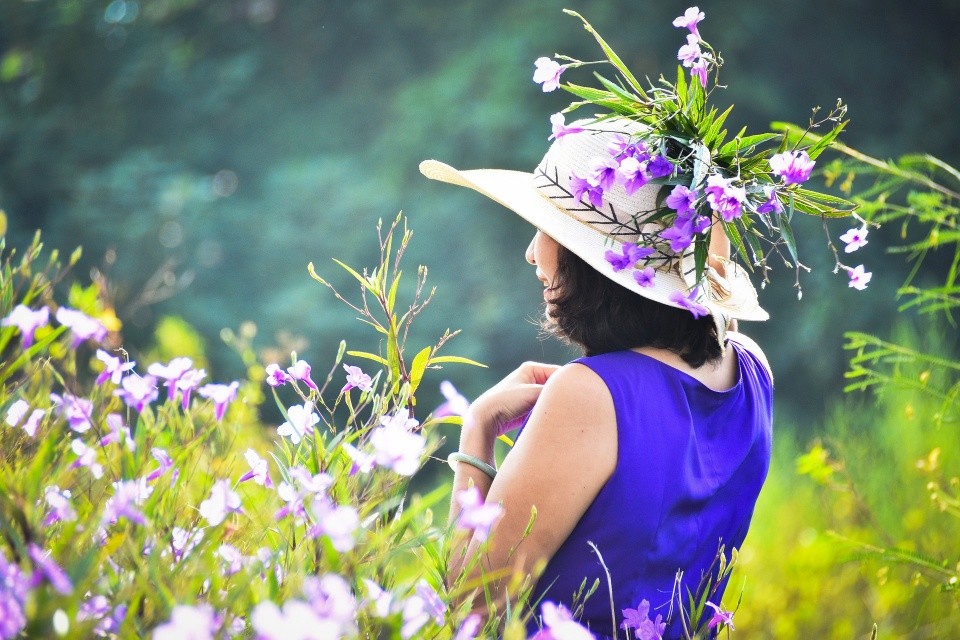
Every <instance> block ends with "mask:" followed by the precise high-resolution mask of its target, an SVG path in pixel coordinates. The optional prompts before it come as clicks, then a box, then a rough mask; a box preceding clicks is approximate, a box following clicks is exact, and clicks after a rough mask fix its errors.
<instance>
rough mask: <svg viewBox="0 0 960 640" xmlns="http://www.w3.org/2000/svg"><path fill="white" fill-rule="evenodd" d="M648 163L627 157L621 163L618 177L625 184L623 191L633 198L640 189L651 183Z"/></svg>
mask: <svg viewBox="0 0 960 640" xmlns="http://www.w3.org/2000/svg"><path fill="white" fill-rule="evenodd" d="M647 165H648V163H647V162H640V161H639V160H637V159H636V158H634V157H633V156H627V157H626V158H624V159H623V160H622V161H621V162H620V166H619V168H618V169H617V177H618V179H619V180H620V182H621V183H622V184H623V190H624V191H626V192H627V195H628V196H632V195H633V194H634V193H636V192H637V190H638V189H640V187H642V186H644V185H645V184H647V182H649V181H650V176H649V175H647Z"/></svg>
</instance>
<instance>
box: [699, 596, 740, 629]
mask: <svg viewBox="0 0 960 640" xmlns="http://www.w3.org/2000/svg"><path fill="white" fill-rule="evenodd" d="M706 605H707V606H708V607H710V608H711V609H713V617H712V618H710V622H708V623H707V628H708V629H713V628H714V627H716V626H717V625H724V626H727V627H730V629H731V630H734V629H736V627H734V626H733V611H724V610H723V609H721V608H720V607H718V606H717V605H715V604H713V603H712V602H709V601H708V602H707V603H706Z"/></svg>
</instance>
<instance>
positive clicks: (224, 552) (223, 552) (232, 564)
mask: <svg viewBox="0 0 960 640" xmlns="http://www.w3.org/2000/svg"><path fill="white" fill-rule="evenodd" d="M217 555H218V556H220V559H221V560H223V561H224V563H225V564H226V566H225V567H224V570H223V575H225V576H232V575H234V574H235V573H239V571H240V569H242V568H243V554H242V553H240V550H239V549H237V548H236V547H235V546H233V545H232V544H227V543H223V544H221V545H220V548H219V549H217Z"/></svg>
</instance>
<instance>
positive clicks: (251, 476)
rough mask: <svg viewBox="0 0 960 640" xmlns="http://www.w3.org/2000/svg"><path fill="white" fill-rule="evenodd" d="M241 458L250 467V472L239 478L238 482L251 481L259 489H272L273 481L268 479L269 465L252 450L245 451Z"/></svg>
mask: <svg viewBox="0 0 960 640" xmlns="http://www.w3.org/2000/svg"><path fill="white" fill-rule="evenodd" d="M243 456H244V457H245V458H246V459H247V464H249V465H250V471H247V472H246V473H245V474H243V475H242V476H240V480H238V482H246V481H247V480H253V481H254V482H256V483H257V484H259V485H260V486H261V487H267V488H268V489H269V488H270V487H272V486H273V480H271V479H270V465H269V463H268V462H267V461H266V460H264V459H263V458H261V457H260V456H259V455H257V452H256V451H254V450H253V449H247V452H246V453H244V454H243Z"/></svg>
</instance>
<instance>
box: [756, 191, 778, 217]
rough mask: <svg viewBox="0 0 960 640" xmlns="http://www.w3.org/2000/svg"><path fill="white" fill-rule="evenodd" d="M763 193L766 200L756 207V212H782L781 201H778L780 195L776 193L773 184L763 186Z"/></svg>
mask: <svg viewBox="0 0 960 640" xmlns="http://www.w3.org/2000/svg"><path fill="white" fill-rule="evenodd" d="M763 195H764V196H766V198H767V200H766V201H765V202H764V203H763V204H762V205H760V206H759V207H757V213H773V212H777V213H783V203H781V202H780V196H779V195H777V189H776V188H775V187H774V186H773V185H769V184H768V185H767V186H765V187H764V188H763Z"/></svg>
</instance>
